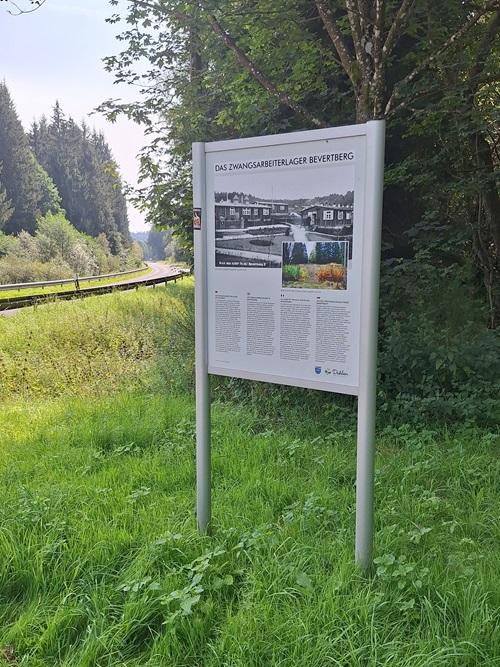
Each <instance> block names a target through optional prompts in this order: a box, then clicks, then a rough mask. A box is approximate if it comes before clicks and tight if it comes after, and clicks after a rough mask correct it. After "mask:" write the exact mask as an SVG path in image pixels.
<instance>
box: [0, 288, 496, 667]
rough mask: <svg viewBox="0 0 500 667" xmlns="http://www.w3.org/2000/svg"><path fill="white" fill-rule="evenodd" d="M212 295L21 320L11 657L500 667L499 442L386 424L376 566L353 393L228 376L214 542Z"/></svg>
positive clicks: (148, 663)
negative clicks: (201, 438)
mask: <svg viewBox="0 0 500 667" xmlns="http://www.w3.org/2000/svg"><path fill="white" fill-rule="evenodd" d="M191 299H192V291H191V289H190V287H189V286H186V285H180V286H172V285H169V286H168V287H167V288H156V289H154V290H153V289H150V290H141V291H139V292H137V293H127V294H124V293H119V294H115V295H110V296H106V297H97V298H94V299H88V300H85V301H82V302H78V303H60V304H53V305H48V306H43V307H39V308H37V309H36V310H35V311H31V312H23V313H19V314H18V315H16V316H15V317H14V318H11V319H8V320H0V327H1V329H0V349H1V350H2V359H3V364H4V371H3V373H4V375H3V376H2V402H3V410H2V411H1V413H0V470H1V472H2V474H1V476H0V564H1V565H0V665H2V664H5V665H9V664H10V665H13V664H15V665H19V666H20V665H23V666H24V665H25V666H29V667H42V666H43V667H47V666H48V665H50V666H51V667H77V666H78V667H123V666H126V667H171V666H179V667H180V666H183V667H184V666H186V667H187V666H189V667H200V666H201V665H203V667H229V666H231V667H248V666H250V667H268V666H269V667H278V666H279V667H297V666H298V667H301V666H302V667H305V666H306V665H307V667H325V666H327V665H332V666H333V665H334V666H341V667H351V666H352V667H361V666H363V667H379V666H380V667H381V666H384V667H401V666H402V667H434V665H443V666H446V667H477V666H478V665H488V666H492V667H494V666H495V665H500V587H499V583H498V572H499V571H500V569H499V567H500V539H499V537H500V535H499V525H500V516H499V515H500V511H499V509H498V507H499V503H498V500H499V488H500V457H499V453H500V439H499V435H498V433H497V432H496V431H488V430H480V429H479V428H477V427H474V428H473V427H468V428H465V427H461V428H459V427H455V428H454V429H452V428H443V427H441V426H437V425H436V426H434V428H431V427H426V428H423V427H421V428H420V429H419V430H418V431H417V430H414V429H413V428H411V427H410V426H408V425H405V424H398V423H396V422H395V423H390V422H389V420H388V421H387V423H386V424H385V425H383V426H381V428H380V429H379V432H378V441H377V462H376V482H375V498H376V511H375V518H376V524H375V553H374V565H373V569H372V570H371V571H370V572H367V573H361V572H360V571H359V570H358V569H357V568H356V566H355V564H354V562H353V560H354V559H353V549H354V546H353V543H354V511H355V510H354V506H355V466H356V463H355V420H354V418H353V405H352V404H351V403H352V400H351V399H349V400H348V399H342V401H341V402H336V401H334V400H333V399H330V400H329V401H326V400H322V401H320V400H319V397H320V396H322V395H320V394H318V393H316V392H309V394H307V395H306V394H305V393H304V392H302V390H291V391H290V392H287V391H284V390H281V389H280V390H278V389H277V388H275V389H273V390H266V391H265V390H264V389H263V387H264V385H259V384H258V383H244V382H239V381H238V382H237V381H233V382H232V383H226V384H225V383H224V382H222V381H219V382H214V383H213V394H214V404H213V409H212V422H213V423H212V470H213V517H214V519H213V525H212V531H211V534H210V535H200V534H199V533H198V532H197V529H196V520H195V516H194V508H195V443H194V437H195V435H194V434H195V413H194V401H193V396H192V370H193V369H192V363H193V362H192V344H193V333H192V332H193V328H192V309H191V308H190V307H189V302H190V300H191ZM28 343H29V345H28ZM26 349H28V355H27V359H26V361H25V363H24V368H25V371H24V372H22V371H21V370H16V364H15V363H14V362H15V361H19V360H20V359H24V356H25V355H26ZM85 364H87V370H86V371H85V372H83V371H82V370H81V366H82V365H83V366H84V365H85ZM32 365H33V366H37V365H39V366H40V367H41V371H40V373H39V374H37V373H36V372H35V370H30V368H31V366H32ZM49 369H53V370H52V372H49ZM71 369H72V372H71ZM42 370H43V372H42ZM61 377H63V378H64V379H63V380H61ZM36 378H38V379H37V380H36V382H35V379H36ZM6 381H8V382H9V387H8V388H5V386H4V383H5V382H6ZM228 394H230V396H231V397H232V400H231V401H228V400H227V396H228ZM349 401H351V403H350V402H349ZM259 405H260V406H261V409H260V410H259ZM273 406H274V411H273Z"/></svg>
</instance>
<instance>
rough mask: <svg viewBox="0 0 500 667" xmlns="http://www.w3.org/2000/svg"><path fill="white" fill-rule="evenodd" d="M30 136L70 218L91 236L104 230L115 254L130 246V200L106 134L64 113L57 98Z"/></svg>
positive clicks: (95, 235) (36, 152)
mask: <svg viewBox="0 0 500 667" xmlns="http://www.w3.org/2000/svg"><path fill="white" fill-rule="evenodd" d="M30 142H31V146H32V148H33V150H34V152H35V155H36V157H37V159H38V160H39V161H40V163H41V164H42V166H43V167H44V169H45V170H46V171H47V172H48V174H49V175H50V177H51V178H52V179H53V181H54V183H55V184H56V186H57V189H58V191H59V193H60V197H61V204H62V206H63V208H64V210H65V211H66V214H67V217H68V219H69V220H70V222H71V223H72V224H73V225H74V226H75V227H76V228H77V229H78V230H79V231H81V232H84V233H85V234H88V235H90V236H93V237H97V236H98V235H99V234H101V233H104V234H105V235H106V237H107V239H108V241H109V244H110V246H111V249H112V252H113V253H114V254H119V252H120V251H121V250H122V248H123V247H129V246H130V243H131V239H130V233H129V229H128V224H129V223H128V213H127V205H126V200H125V196H124V194H123V188H122V184H121V179H120V175H119V171H118V167H117V165H116V163H115V161H114V159H113V156H112V154H111V151H110V149H109V147H108V145H107V143H106V140H105V138H104V136H103V134H102V133H97V132H96V131H95V130H90V129H89V128H88V127H87V126H86V125H85V124H82V125H81V126H79V125H78V124H77V123H75V122H74V121H73V119H72V118H66V117H65V115H64V112H63V110H62V109H61V106H60V105H59V103H58V102H56V104H55V107H54V109H53V113H52V118H51V119H50V121H49V120H47V119H46V118H45V117H42V118H41V119H40V121H39V122H35V123H33V125H32V127H31V132H30Z"/></svg>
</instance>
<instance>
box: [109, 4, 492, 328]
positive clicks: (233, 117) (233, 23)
mask: <svg viewBox="0 0 500 667" xmlns="http://www.w3.org/2000/svg"><path fill="white" fill-rule="evenodd" d="M111 4H113V5H115V4H116V1H115V0H112V2H111ZM119 20H120V17H119V16H118V15H115V16H114V17H112V18H111V21H112V22H118V21H119ZM126 21H127V29H126V30H125V32H124V33H123V34H122V39H123V40H124V41H125V43H126V44H128V46H127V48H126V49H125V50H124V51H123V52H122V53H121V54H120V55H119V56H116V57H111V58H108V59H107V68H108V69H109V70H112V71H114V72H115V73H116V76H117V79H118V80H120V81H129V82H131V83H134V84H137V83H140V82H141V77H140V75H139V74H138V72H137V70H136V69H135V67H134V64H135V63H136V62H137V61H139V60H141V59H145V60H146V61H147V62H148V68H147V70H146V71H147V74H146V77H145V79H143V81H142V82H143V84H144V85H143V94H144V99H143V100H141V103H140V104H137V105H134V104H132V105H130V104H129V105H127V104H120V103H117V102H113V101H109V102H108V103H106V104H105V105H104V106H103V108H104V109H107V111H108V114H109V115H110V117H115V116H116V114H117V113H126V114H127V115H128V116H129V117H131V118H134V119H135V120H138V121H139V122H143V123H145V124H146V126H147V128H148V130H149V131H151V132H153V130H154V129H155V124H156V129H158V130H159V132H160V134H159V136H161V137H165V139H161V138H157V139H156V140H155V142H154V143H153V145H152V150H151V151H149V152H147V151H146V152H145V153H144V155H143V162H142V169H143V175H144V176H148V177H149V178H150V179H151V182H152V185H151V187H149V188H147V187H146V188H144V189H143V190H142V192H140V193H139V198H140V199H141V200H142V203H143V206H145V207H147V206H148V201H152V202H154V207H155V208H154V210H152V209H151V210H150V211H149V216H148V219H149V220H151V221H152V222H154V223H156V224H165V223H166V222H168V223H170V224H174V225H175V226H176V230H177V232H182V233H186V231H187V230H188V229H189V219H190V216H189V215H188V209H189V208H190V202H189V199H188V197H186V195H185V193H186V192H189V190H190V188H189V180H188V179H189V174H188V173H186V169H187V168H188V165H189V149H190V144H191V142H192V141H199V140H204V141H206V140H208V141H210V140H217V139H228V138H232V137H237V136H248V135H253V134H263V133H273V132H280V131H286V130H295V129H307V128H314V127H326V126H331V125H338V124H348V123H352V122H365V121H367V120H370V119H386V120H388V121H390V125H389V133H388V142H387V159H388V163H389V164H391V165H392V166H395V167H398V169H393V170H392V173H391V174H389V179H388V183H389V186H388V188H387V190H386V198H385V215H384V222H385V233H386V235H388V236H387V238H389V237H390V239H391V241H392V242H393V244H395V250H394V252H395V253H405V254H408V253H410V252H412V248H411V246H410V244H409V243H408V240H407V237H406V235H405V232H408V231H410V232H411V231H412V230H413V229H414V228H415V225H417V224H419V223H421V222H422V220H424V219H425V218H426V217H428V216H429V215H437V214H438V212H439V211H440V210H442V207H440V208H439V207H438V209H436V208H435V206H436V204H437V202H436V201H434V202H432V201H431V200H432V197H429V192H428V190H426V189H425V188H423V187H418V185H417V184H416V183H415V182H414V180H413V174H411V173H409V172H408V171H407V170H406V171H405V169H400V168H399V166H400V165H401V164H405V165H406V166H408V164H409V163H407V162H406V159H407V158H409V157H410V158H411V156H412V155H417V156H420V155H425V156H430V155H431V152H432V151H436V149H438V150H440V146H441V145H445V144H446V143H447V139H448V137H450V138H452V139H453V140H452V141H450V143H449V145H448V146H447V152H448V168H447V173H448V174H449V179H450V180H453V179H455V180H460V181H461V182H462V184H463V185H464V187H465V191H467V192H469V195H465V192H464V193H463V194H462V195H460V194H457V195H456V200H457V203H458V202H460V206H458V208H463V209H470V214H468V215H467V216H460V224H461V225H462V231H463V232H465V233H466V236H467V241H466V242H465V245H463V246H462V248H463V250H464V252H466V251H467V243H468V244H470V246H471V247H472V248H473V250H472V252H473V253H474V256H475V260H476V262H477V263H478V266H479V267H480V269H481V271H482V272H483V275H484V282H485V284H486V286H487V292H488V295H489V302H490V311H491V312H490V324H491V326H497V325H498V324H499V323H500V295H499V292H500V285H499V281H500V277H499V276H500V271H499V257H500V226H499V224H498V222H499V218H500V206H499V201H500V200H499V194H498V193H499V185H498V178H497V176H496V174H497V172H498V169H497V164H498V154H497V151H496V146H497V138H498V136H499V135H498V129H499V128H498V122H497V120H496V115H495V114H493V113H491V109H492V105H490V104H486V103H485V101H486V97H487V96H488V95H490V96H491V94H492V88H493V87H494V86H495V85H496V84H498V74H497V72H498V50H499V34H500V32H499V30H498V27H499V21H500V1H499V0H475V2H472V3H464V2H462V0H443V2H441V3H434V2H430V1H429V0H311V1H310V2H307V3H306V2H302V1H299V0H280V1H279V2H278V3H276V2H273V3H271V2H269V0H252V2H233V1H231V2H228V0H222V1H218V2H217V3H216V2H214V1H213V0H198V2H196V3H191V4H186V3H184V2H180V1H177V0H166V1H165V0H162V1H161V2H160V1H159V0H133V1H132V2H130V4H129V10H128V15H127V17H126ZM144 69H146V68H144ZM488 90H489V92H487V91H488ZM443 94H444V98H445V102H444V103H443ZM494 97H495V95H494ZM457 105H458V106H457ZM486 107H488V111H487V110H486ZM429 113H430V114H431V115H432V114H435V117H439V118H440V119H441V120H442V122H441V123H440V124H439V128H438V123H437V122H433V126H432V127H431V128H429V129H430V130H431V131H430V132H427V131H426V123H427V122H428V119H429V118H430V117H431V116H429ZM460 117H461V119H462V123H461V125H462V127H461V128H459V125H460V123H459V120H460ZM416 118H417V120H418V123H417V122H415V119H416ZM464 119H467V123H469V128H468V129H467V128H466V123H463V121H464ZM410 126H413V127H412V128H411V132H410V133H408V129H409V127H410ZM417 126H419V127H417ZM443 130H444V133H443ZM419 133H422V134H423V135H424V139H423V140H422V134H421V135H420V137H419V140H418V142H417V141H415V140H414V139H413V137H417V136H418V134H419ZM408 134H410V135H411V136H410V137H409V138H408ZM436 142H438V143H437V144H436ZM464 146H467V147H468V150H467V159H466V160H464V159H462V155H461V153H462V151H463V148H464ZM167 152H168V154H169V155H170V156H171V162H170V165H167V164H166V161H165V154H166V153H167ZM450 153H453V155H450ZM434 154H436V153H434ZM442 156H444V151H443V152H442ZM455 165H457V166H459V169H458V170H457V169H455ZM429 167H431V172H432V174H433V175H434V177H435V181H439V179H440V178H442V174H441V175H439V172H438V171H437V161H435V162H434V163H432V160H428V161H427V169H428V168H429ZM466 174H468V177H467V176H465V175H466ZM484 176H487V177H486V178H484ZM412 180H413V183H412V182H411V181H412ZM441 182H442V181H441ZM478 182H480V186H481V187H480V189H479V191H476V190H475V189H474V188H476V186H477V184H478ZM186 185H188V187H186ZM176 190H177V192H179V191H180V192H181V194H177V195H176V196H174V197H173V198H172V197H171V196H170V195H172V194H175V191H176ZM172 200H173V201H175V202H176V204H175V210H174V207H173V206H172V205H171V201H172ZM409 204H410V205H409ZM403 206H404V209H405V215H404V216H402V215H401V210H402V208H403ZM432 207H434V210H431V208H432ZM179 220H180V223H179Z"/></svg>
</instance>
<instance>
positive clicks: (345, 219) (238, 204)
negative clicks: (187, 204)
mask: <svg viewBox="0 0 500 667" xmlns="http://www.w3.org/2000/svg"><path fill="white" fill-rule="evenodd" d="M214 202H215V266H216V267H246V268H274V269H279V268H281V269H283V259H284V257H285V255H284V253H285V252H287V251H285V250H284V248H285V246H286V247H288V246H290V245H292V246H293V244H302V245H304V244H312V245H315V244H317V243H319V244H321V245H328V244H330V243H332V244H333V245H332V246H331V247H330V250H331V252H332V253H335V252H336V250H334V249H335V248H338V249H340V248H342V249H343V250H342V252H343V253H344V254H343V257H342V262H344V264H343V266H346V264H347V260H348V259H352V245H353V244H352V239H353V214H354V166H353V165H345V166H344V165H343V166H340V167H333V168H332V167H330V168H329V169H318V168H310V169H308V168H307V166H305V167H303V168H301V169H288V170H272V171H270V170H268V171H265V172H264V171H260V172H257V173H256V172H253V173H246V174H243V173H239V174H230V173H224V174H216V177H215V191H214ZM341 243H343V244H344V245H342V246H341V245H339V244H341ZM321 252H322V251H320V254H321ZM339 252H340V251H339ZM286 257H287V258H288V255H287V256H286ZM331 263H332V262H331ZM335 263H336V262H333V264H335ZM305 264H306V265H307V264H308V262H306V263H305ZM332 272H333V269H332ZM284 275H285V274H283V283H285V282H287V281H286V279H285V277H284ZM332 275H333V274H332ZM335 275H336V276H338V275H339V271H337V273H336V274H335ZM290 282H299V283H300V281H290ZM324 282H325V284H323V285H320V286H322V287H324V288H331V287H332V286H333V285H335V287H333V289H346V288H345V287H344V288H342V287H338V285H340V284H345V278H343V279H342V280H341V281H337V280H336V279H333V280H325V281H324ZM284 286H285V285H284ZM286 286H292V285H286ZM295 286H305V285H295Z"/></svg>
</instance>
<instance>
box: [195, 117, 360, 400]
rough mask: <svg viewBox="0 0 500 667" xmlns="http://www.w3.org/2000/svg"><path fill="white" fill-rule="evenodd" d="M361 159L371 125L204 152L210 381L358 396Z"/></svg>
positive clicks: (246, 142)
mask: <svg viewBox="0 0 500 667" xmlns="http://www.w3.org/2000/svg"><path fill="white" fill-rule="evenodd" d="M365 158H366V134H365V126H354V127H348V128H332V129H330V130H316V131H310V132H300V133H294V134H289V135H277V136H271V137H263V138H253V139H248V140H236V141H227V142H217V143H211V144H205V193H206V194H205V207H204V210H203V214H202V215H203V224H204V225H206V253H207V254H206V262H207V307H208V310H207V315H208V371H209V373H214V374H219V375H229V376H233V377H242V378H248V379H255V380H263V381H268V382H275V383H281V384H289V385H296V386H304V387H310V388H315V389H322V390H326V391H335V392H340V393H347V394H357V393H358V386H359V339H360V327H361V326H362V322H361V277H362V266H363V220H364V214H365V211H364V190H365V180H366V174H365V164H366V160H365ZM195 235H196V232H195Z"/></svg>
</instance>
